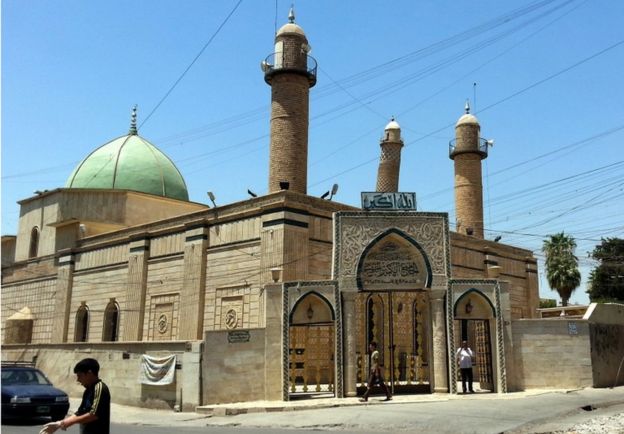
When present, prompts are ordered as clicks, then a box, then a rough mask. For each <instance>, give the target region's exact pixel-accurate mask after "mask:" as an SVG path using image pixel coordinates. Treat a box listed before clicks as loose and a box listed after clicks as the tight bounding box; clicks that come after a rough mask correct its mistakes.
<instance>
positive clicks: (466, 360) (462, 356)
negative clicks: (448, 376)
mask: <svg viewBox="0 0 624 434" xmlns="http://www.w3.org/2000/svg"><path fill="white" fill-rule="evenodd" d="M456 358H457V363H458V364H459V369H460V370H461V377H462V389H463V391H464V393H468V391H470V393H475V392H474V390H473V388H472V359H473V358H474V352H473V351H472V350H471V349H470V348H468V342H467V341H462V346H461V348H459V349H458V350H457V353H456ZM466 383H468V387H466Z"/></svg>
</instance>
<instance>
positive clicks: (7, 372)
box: [2, 368, 50, 385]
mask: <svg viewBox="0 0 624 434" xmlns="http://www.w3.org/2000/svg"><path fill="white" fill-rule="evenodd" d="M2 384H3V385H11V384H47V385H49V384H50V382H49V381H48V379H47V378H46V377H45V376H44V375H43V374H42V373H41V371H39V370H37V369H11V368H2Z"/></svg>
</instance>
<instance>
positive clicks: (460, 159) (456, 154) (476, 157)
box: [449, 102, 489, 239]
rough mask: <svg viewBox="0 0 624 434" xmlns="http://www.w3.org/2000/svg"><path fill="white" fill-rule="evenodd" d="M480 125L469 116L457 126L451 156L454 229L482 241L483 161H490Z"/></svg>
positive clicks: (468, 114)
mask: <svg viewBox="0 0 624 434" xmlns="http://www.w3.org/2000/svg"><path fill="white" fill-rule="evenodd" d="M480 130H481V126H480V125H479V121H478V120H477V118H476V116H474V115H472V114H470V106H469V105H468V103H467V102H466V113H465V114H464V115H463V116H462V117H460V118H459V120H458V121H457V124H456V125H455V140H453V141H451V143H450V145H449V157H450V158H451V160H454V161H455V218H456V228H455V230H456V231H457V232H459V233H461V234H465V235H471V236H474V237H476V238H481V239H482V238H483V185H482V182H481V160H483V159H484V158H487V155H488V144H489V143H488V142H487V141H486V140H484V139H482V138H480V137H479V133H480Z"/></svg>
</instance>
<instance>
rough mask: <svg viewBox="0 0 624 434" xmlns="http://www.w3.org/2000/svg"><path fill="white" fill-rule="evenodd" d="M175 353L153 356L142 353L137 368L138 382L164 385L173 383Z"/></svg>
mask: <svg viewBox="0 0 624 434" xmlns="http://www.w3.org/2000/svg"><path fill="white" fill-rule="evenodd" d="M175 366H176V355H175V354H172V355H171V356H164V357H154V356H148V355H147V354H143V355H142V356H141V367H140V370H139V383H141V384H149V385H152V386H164V385H166V384H171V383H173V379H174V376H175Z"/></svg>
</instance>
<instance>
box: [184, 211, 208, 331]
mask: <svg viewBox="0 0 624 434" xmlns="http://www.w3.org/2000/svg"><path fill="white" fill-rule="evenodd" d="M208 231H209V226H208V225H207V224H206V223H204V222H199V223H197V222H196V223H191V224H188V225H187V227H186V233H185V236H186V238H185V245H184V272H183V275H184V277H183V280H182V293H181V294H180V300H183V302H181V303H180V319H181V321H180V322H179V329H178V330H179V332H178V339H188V340H195V339H202V334H203V331H204V303H205V299H206V256H207V249H208Z"/></svg>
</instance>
